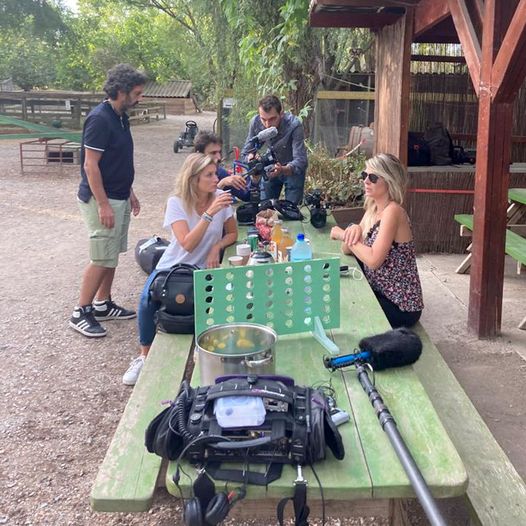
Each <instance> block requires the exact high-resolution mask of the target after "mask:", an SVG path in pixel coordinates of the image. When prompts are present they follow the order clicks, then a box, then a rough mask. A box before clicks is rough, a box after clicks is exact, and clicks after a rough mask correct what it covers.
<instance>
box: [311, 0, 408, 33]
mask: <svg viewBox="0 0 526 526" xmlns="http://www.w3.org/2000/svg"><path fill="white" fill-rule="evenodd" d="M340 1H341V0H340ZM399 18H400V15H398V14H395V13H371V14H368V13H365V14H361V13H348V12H343V13H333V12H323V11H321V12H318V13H315V12H313V11H311V12H310V16H309V25H310V27H368V28H370V29H379V28H381V27H383V26H389V25H391V24H394V23H395V22H396V21H397V20H398V19H399Z"/></svg>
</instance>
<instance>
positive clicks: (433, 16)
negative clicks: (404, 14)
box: [413, 0, 449, 38]
mask: <svg viewBox="0 0 526 526" xmlns="http://www.w3.org/2000/svg"><path fill="white" fill-rule="evenodd" d="M448 16H449V5H448V3H447V0H443V1H441V2H437V0H422V1H421V2H420V3H419V4H418V6H417V7H416V9H415V24H414V28H415V34H414V37H413V38H416V37H418V36H420V35H421V34H422V33H425V32H426V31H427V30H428V29H431V28H432V27H434V26H436V25H437V24H438V23H439V22H442V20H444V19H445V18H447V17H448Z"/></svg>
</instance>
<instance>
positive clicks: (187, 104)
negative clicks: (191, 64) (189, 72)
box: [144, 80, 198, 115]
mask: <svg viewBox="0 0 526 526" xmlns="http://www.w3.org/2000/svg"><path fill="white" fill-rule="evenodd" d="M144 100H145V101H151V102H154V103H162V104H164V105H165V107H166V112H167V113H170V114H172V115H185V114H188V113H195V112H196V111H198V106H197V102H196V99H195V96H194V94H193V92H192V83H191V82H190V81H189V80H169V81H168V82H164V83H162V84H159V83H157V82H154V81H152V80H150V81H148V82H147V83H146V85H145V86H144Z"/></svg>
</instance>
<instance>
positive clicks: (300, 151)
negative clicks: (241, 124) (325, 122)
mask: <svg viewBox="0 0 526 526" xmlns="http://www.w3.org/2000/svg"><path fill="white" fill-rule="evenodd" d="M271 127H275V128H277V130H278V134H277V136H276V137H274V138H272V139H269V141H268V144H269V145H270V146H272V149H273V151H274V154H275V156H276V159H277V161H278V162H276V164H275V165H274V169H273V170H272V171H270V172H269V173H268V181H266V182H265V183H264V184H263V190H264V195H262V196H261V197H262V198H266V199H278V198H279V194H280V193H281V189H282V188H283V186H285V199H288V200H289V201H292V202H293V203H294V204H299V203H300V202H301V200H302V199H303V188H304V186H305V172H306V171H307V150H306V148H305V134H304V130H303V124H301V121H300V120H299V119H298V118H297V117H295V116H294V115H292V114H291V113H289V112H285V113H284V112H283V109H282V106H281V102H280V100H279V99H278V98H277V97H276V96H274V95H267V96H266V97H263V98H262V99H261V100H260V101H259V106H258V115H256V116H255V117H253V119H252V120H251V121H250V126H249V130H248V136H247V140H246V142H245V146H243V152H242V155H243V157H244V158H246V159H248V160H250V158H252V157H253V156H254V155H255V152H254V150H253V148H254V145H253V142H252V141H251V139H252V138H253V137H255V136H256V135H257V134H258V133H259V132H261V131H263V130H264V129H265V128H271Z"/></svg>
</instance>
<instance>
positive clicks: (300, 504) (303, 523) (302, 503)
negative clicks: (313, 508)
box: [276, 464, 310, 526]
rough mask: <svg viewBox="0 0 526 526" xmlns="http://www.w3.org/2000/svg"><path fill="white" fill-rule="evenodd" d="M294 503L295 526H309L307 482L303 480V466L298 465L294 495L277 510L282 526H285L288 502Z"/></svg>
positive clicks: (285, 499)
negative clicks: (284, 520) (284, 518)
mask: <svg viewBox="0 0 526 526" xmlns="http://www.w3.org/2000/svg"><path fill="white" fill-rule="evenodd" d="M289 500H290V501H292V505H293V506H294V526H308V525H309V522H308V520H307V519H308V518H309V513H310V508H309V507H308V506H307V480H306V479H305V478H303V473H302V469H301V466H300V465H299V464H298V476H297V478H296V480H295V481H294V494H293V495H292V497H285V498H284V499H281V500H280V501H279V503H278V507H277V509H276V512H277V516H278V522H279V525H280V526H283V517H284V513H285V507H286V506H287V504H288V502H289Z"/></svg>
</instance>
